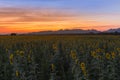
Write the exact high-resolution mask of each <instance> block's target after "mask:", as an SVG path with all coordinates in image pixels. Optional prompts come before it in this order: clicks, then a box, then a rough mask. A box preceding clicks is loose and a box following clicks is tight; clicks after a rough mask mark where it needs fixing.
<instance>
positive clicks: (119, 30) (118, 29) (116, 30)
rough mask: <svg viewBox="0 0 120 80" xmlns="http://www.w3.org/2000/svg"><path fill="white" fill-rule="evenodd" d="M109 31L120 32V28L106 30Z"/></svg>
mask: <svg viewBox="0 0 120 80" xmlns="http://www.w3.org/2000/svg"><path fill="white" fill-rule="evenodd" d="M105 32H107V33H114V32H117V33H120V28H117V29H109V30H107V31H105Z"/></svg>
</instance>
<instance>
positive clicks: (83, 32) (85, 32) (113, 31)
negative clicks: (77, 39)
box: [28, 28, 120, 35]
mask: <svg viewBox="0 0 120 80" xmlns="http://www.w3.org/2000/svg"><path fill="white" fill-rule="evenodd" d="M100 33H120V28H117V29H109V30H107V31H103V32H101V31H98V30H95V29H91V30H82V29H72V30H68V29H66V30H58V31H40V32H32V33H28V35H51V34H100Z"/></svg>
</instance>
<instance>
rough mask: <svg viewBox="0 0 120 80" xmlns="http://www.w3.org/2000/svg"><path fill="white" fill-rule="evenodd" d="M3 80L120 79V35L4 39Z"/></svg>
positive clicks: (0, 48)
mask: <svg viewBox="0 0 120 80" xmlns="http://www.w3.org/2000/svg"><path fill="white" fill-rule="evenodd" d="M0 80H120V36H119V35H117V36H116V35H61V36H55V35H52V36H0Z"/></svg>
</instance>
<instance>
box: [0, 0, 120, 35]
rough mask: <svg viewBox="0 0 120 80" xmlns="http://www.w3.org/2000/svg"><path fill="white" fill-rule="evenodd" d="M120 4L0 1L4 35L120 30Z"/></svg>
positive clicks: (118, 0) (105, 0)
mask: <svg viewBox="0 0 120 80" xmlns="http://www.w3.org/2000/svg"><path fill="white" fill-rule="evenodd" d="M119 21H120V0H0V34H6V33H12V32H15V33H27V32H37V31H46V30H53V31H55V30H60V29H84V30H87V29H96V30H100V31H105V30H108V29H111V28H112V29H113V28H119V27H120V22H119Z"/></svg>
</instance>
